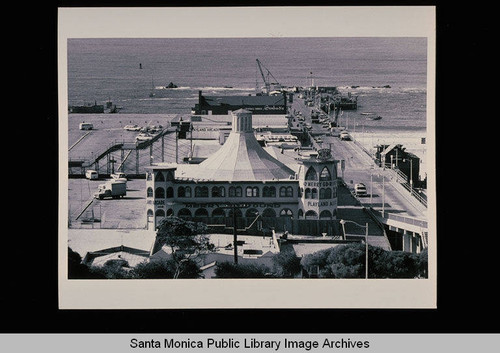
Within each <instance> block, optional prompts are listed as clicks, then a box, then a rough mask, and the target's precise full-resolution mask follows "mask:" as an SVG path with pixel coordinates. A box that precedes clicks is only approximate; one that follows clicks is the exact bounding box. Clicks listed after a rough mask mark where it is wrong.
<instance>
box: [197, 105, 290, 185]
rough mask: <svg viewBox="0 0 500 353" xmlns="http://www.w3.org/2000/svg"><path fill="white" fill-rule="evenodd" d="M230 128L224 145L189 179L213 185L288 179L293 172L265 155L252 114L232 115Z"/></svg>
mask: <svg viewBox="0 0 500 353" xmlns="http://www.w3.org/2000/svg"><path fill="white" fill-rule="evenodd" d="M232 114H233V126H232V131H231V133H230V134H229V136H228V138H227V140H226V142H225V143H224V145H223V146H222V147H221V148H220V149H219V150H218V151H217V152H215V153H214V154H213V155H211V156H210V157H209V158H207V159H206V160H205V161H203V162H202V163H200V164H199V165H198V168H196V171H192V172H191V173H190V174H191V175H189V177H192V178H195V179H208V180H215V181H261V180H279V179H290V177H291V176H294V174H295V172H294V171H293V170H292V169H290V168H289V167H287V166H286V165H285V164H283V163H282V162H280V161H278V160H276V159H275V158H274V157H272V156H271V155H270V154H269V153H267V152H266V151H265V150H264V149H263V148H262V147H261V146H260V144H259V143H258V142H257V139H256V138H255V135H254V133H253V129H252V113H251V112H249V111H247V110H244V109H239V110H237V111H234V112H232Z"/></svg>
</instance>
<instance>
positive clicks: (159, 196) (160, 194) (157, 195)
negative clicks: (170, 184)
mask: <svg viewBox="0 0 500 353" xmlns="http://www.w3.org/2000/svg"><path fill="white" fill-rule="evenodd" d="M155 198H157V199H163V198H165V189H164V188H162V187H158V188H156V190H155Z"/></svg>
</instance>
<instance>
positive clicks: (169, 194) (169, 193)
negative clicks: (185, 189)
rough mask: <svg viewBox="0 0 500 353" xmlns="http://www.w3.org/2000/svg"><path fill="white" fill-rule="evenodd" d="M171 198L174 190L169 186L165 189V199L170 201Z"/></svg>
mask: <svg viewBox="0 0 500 353" xmlns="http://www.w3.org/2000/svg"><path fill="white" fill-rule="evenodd" d="M172 197H174V188H173V187H171V186H169V187H168V188H167V199H171V198H172Z"/></svg>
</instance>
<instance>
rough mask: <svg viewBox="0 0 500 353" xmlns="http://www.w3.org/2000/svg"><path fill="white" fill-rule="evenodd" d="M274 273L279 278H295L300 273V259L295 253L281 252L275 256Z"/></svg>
mask: <svg viewBox="0 0 500 353" xmlns="http://www.w3.org/2000/svg"><path fill="white" fill-rule="evenodd" d="M273 263H274V272H275V275H276V276H278V277H293V276H294V275H296V274H298V273H300V270H301V269H302V268H301V266H300V257H298V256H297V255H296V254H295V252H293V251H281V252H279V253H277V254H276V255H274V257H273Z"/></svg>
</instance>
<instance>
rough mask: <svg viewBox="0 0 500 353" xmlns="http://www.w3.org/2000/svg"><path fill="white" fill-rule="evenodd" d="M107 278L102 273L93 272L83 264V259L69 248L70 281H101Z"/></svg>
mask: <svg viewBox="0 0 500 353" xmlns="http://www.w3.org/2000/svg"><path fill="white" fill-rule="evenodd" d="M99 278H105V277H104V275H102V274H101V273H97V272H94V271H91V270H90V269H89V267H88V266H87V265H85V264H83V263H82V257H81V256H80V254H78V253H77V252H76V251H73V250H72V249H71V248H70V247H68V279H99Z"/></svg>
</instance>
